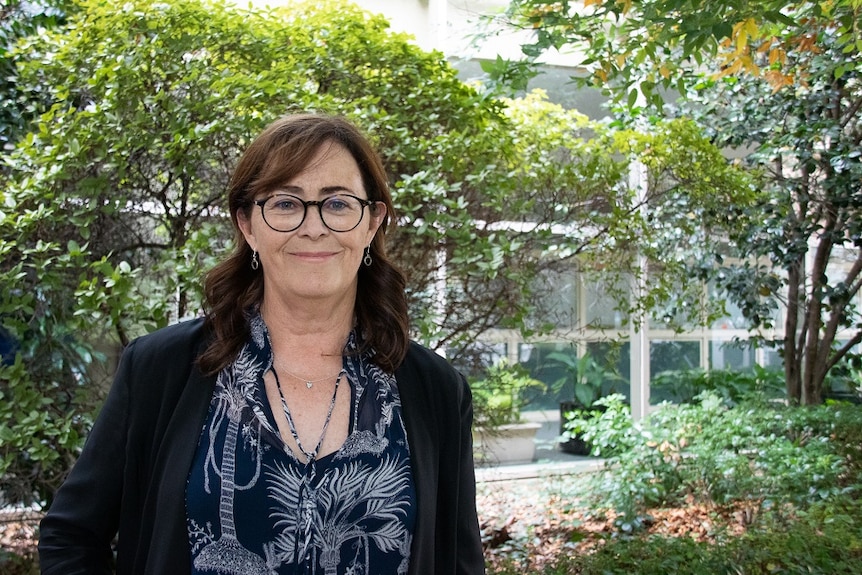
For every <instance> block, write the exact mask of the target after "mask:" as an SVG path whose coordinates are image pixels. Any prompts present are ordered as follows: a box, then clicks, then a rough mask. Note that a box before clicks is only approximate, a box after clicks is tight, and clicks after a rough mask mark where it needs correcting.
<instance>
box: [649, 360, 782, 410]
mask: <svg viewBox="0 0 862 575" xmlns="http://www.w3.org/2000/svg"><path fill="white" fill-rule="evenodd" d="M650 389H652V390H656V391H658V390H666V391H668V392H669V393H670V394H671V396H672V399H670V400H669V401H672V402H673V403H692V402H694V401H695V398H696V397H697V396H698V395H700V394H701V393H703V392H706V391H709V392H712V393H714V394H716V395H718V396H719V397H720V398H721V399H722V400H723V401H724V403H725V404H726V405H727V406H728V407H732V406H734V405H736V404H738V403H740V402H741V401H743V400H745V399H751V398H755V397H761V398H764V399H781V398H784V397H786V396H785V387H784V374H783V373H782V372H781V371H779V370H776V369H770V368H766V367H762V366H760V365H754V366H753V367H752V369H751V370H750V371H739V370H735V369H710V370H705V369H699V368H698V369H690V370H681V371H665V372H662V373H660V374H658V375H657V376H655V377H654V378H652V379H651V380H650Z"/></svg>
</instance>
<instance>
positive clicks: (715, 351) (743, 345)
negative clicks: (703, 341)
mask: <svg viewBox="0 0 862 575" xmlns="http://www.w3.org/2000/svg"><path fill="white" fill-rule="evenodd" d="M754 363H755V360H754V347H752V345H751V344H750V343H749V342H747V341H727V340H725V341H716V340H713V341H710V342H709V368H710V369H733V370H737V371H746V370H750V369H752V368H753V367H754Z"/></svg>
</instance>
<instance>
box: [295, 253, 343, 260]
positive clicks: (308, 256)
mask: <svg viewBox="0 0 862 575" xmlns="http://www.w3.org/2000/svg"><path fill="white" fill-rule="evenodd" d="M293 255H294V257H297V258H299V259H301V260H325V259H328V258H331V257H332V256H333V255H335V254H334V253H332V252H296V253H294V254H293Z"/></svg>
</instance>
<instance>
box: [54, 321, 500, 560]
mask: <svg viewBox="0 0 862 575" xmlns="http://www.w3.org/2000/svg"><path fill="white" fill-rule="evenodd" d="M205 341H206V336H205V334H204V330H203V321H202V320H200V319H197V320H193V321H188V322H183V323H180V324H177V325H174V326H170V327H167V328H165V329H162V330H159V331H157V332H154V333H152V334H150V335H147V336H144V337H142V338H139V339H137V340H135V341H133V342H132V343H131V344H130V345H129V346H128V347H127V348H126V350H125V352H124V353H123V357H122V359H121V361H120V366H119V368H118V370H117V374H116V376H115V380H114V384H113V386H112V387H111V391H110V393H109V394H108V397H107V399H106V401H105V404H104V406H103V407H102V410H101V412H100V413H99V416H98V418H97V419H96V422H95V425H94V426H93V429H92V431H91V432H90V435H89V437H88V438H87V442H86V444H85V446H84V449H83V451H82V453H81V456H80V457H79V459H78V461H77V463H76V464H75V466H74V468H73V469H72V471H71V473H70V474H69V477H68V478H67V479H66V481H65V483H64V484H63V485H62V486H61V487H60V489H59V490H58V491H57V494H56V497H55V499H54V501H53V503H52V505H51V507H50V509H49V510H48V513H47V514H46V516H45V517H44V519H43V520H42V522H41V525H40V539H39V561H40V565H41V569H42V573H43V574H44V575H77V574H82V575H83V574H87V575H93V574H109V573H112V564H113V559H112V551H111V542H112V541H113V540H114V537H115V535H118V540H117V556H116V573H118V574H119V575H126V574H148V575H182V574H184V573H189V571H190V567H189V561H190V554H189V546H188V533H187V530H186V510H185V484H186V478H187V476H188V473H189V468H190V466H191V462H192V458H193V456H194V453H195V450H196V448H197V442H198V439H199V437H200V434H201V429H202V428H203V424H204V421H205V419H206V415H207V412H208V409H209V405H210V401H211V399H212V393H213V390H214V386H215V377H207V376H204V375H203V374H202V373H200V371H198V370H197V368H195V367H194V359H195V358H196V357H197V356H198V354H199V352H200V351H201V349H202V345H203V344H204V342H205ZM395 375H396V378H397V380H398V389H399V391H400V394H401V403H402V410H403V415H404V422H405V426H406V428H407V438H408V442H409V444H410V456H411V466H412V471H413V479H414V482H415V485H416V496H417V506H418V507H417V523H416V529H415V533H414V538H413V542H412V548H411V557H410V571H409V573H410V575H432V574H433V575H477V574H482V573H484V572H485V568H484V557H483V554H482V543H481V538H480V534H479V526H478V519H477V516H476V505H475V496H476V486H475V477H474V472H473V450H472V436H471V423H472V417H473V407H472V401H471V396H470V390H469V387H468V386H467V383H466V381H465V380H464V378H463V377H462V376H461V375H460V374H459V373H457V372H456V371H455V370H454V369H453V368H452V367H451V366H450V365H449V364H448V363H447V362H446V361H445V360H444V359H442V358H441V357H439V356H438V355H436V354H435V353H433V352H432V351H430V350H428V349H426V348H423V347H421V346H419V345H418V344H415V343H411V344H410V348H409V351H408V354H407V357H406V359H405V360H404V363H403V364H402V365H401V366H400V367H399V368H398V369H397V370H396V372H395Z"/></svg>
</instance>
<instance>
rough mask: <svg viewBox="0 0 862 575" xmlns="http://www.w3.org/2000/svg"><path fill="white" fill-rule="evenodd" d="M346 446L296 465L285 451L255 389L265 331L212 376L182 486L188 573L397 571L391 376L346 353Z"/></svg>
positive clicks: (399, 533) (402, 453)
mask: <svg viewBox="0 0 862 575" xmlns="http://www.w3.org/2000/svg"><path fill="white" fill-rule="evenodd" d="M356 337H357V335H356V333H355V332H354V333H351V335H350V338H349V341H348V344H347V348H346V353H345V354H344V363H343V366H344V372H343V375H342V378H343V379H342V382H344V381H347V382H349V384H350V388H351V402H352V416H351V421H350V431H349V434H348V437H347V440H346V441H345V442H344V444H343V445H342V446H341V448H340V449H339V450H338V451H337V452H335V453H332V454H330V455H327V456H325V457H322V458H320V459H316V460H313V461H311V462H310V463H305V462H303V461H300V460H299V459H298V458H297V457H296V456H295V455H294V454H293V452H292V451H291V450H290V449H289V448H288V447H287V446H286V445H285V444H284V442H283V440H282V439H281V436H280V435H279V432H278V429H277V427H276V424H275V420H274V418H273V415H272V411H271V409H270V404H269V401H268V400H267V398H266V393H265V389H264V384H263V378H264V375H265V374H266V373H267V372H268V371H270V370H271V369H272V348H271V346H270V341H269V334H268V332H267V329H266V325H265V324H264V322H263V320H262V319H261V318H260V315H259V314H255V315H254V316H253V317H252V318H251V337H250V341H249V342H248V343H247V344H246V345H245V346H244V347H243V349H242V351H241V352H240V354H239V356H238V357H237V359H236V361H235V362H234V363H233V364H232V365H230V366H228V367H226V368H225V369H224V370H222V371H221V373H219V375H218V378H217V382H216V388H215V392H214V394H213V399H212V403H211V405H210V411H209V415H208V417H207V420H206V423H205V424H204V427H203V432H202V433H201V437H200V441H199V444H198V448H197V451H196V454H195V459H194V462H193V463H192V468H191V471H190V473H189V477H188V485H187V488H186V513H187V525H188V533H189V543H190V548H191V564H192V569H191V572H192V575H202V574H203V573H223V574H225V575H258V574H261V575H262V574H266V575H273V574H278V575H286V574H291V575H294V574H315V575H317V574H327V575H329V574H336V573H338V574H339V575H341V574H344V575H372V574H373V575H384V574H392V575H395V574H402V573H407V566H408V563H409V559H410V543H411V541H412V538H413V528H414V523H415V502H416V494H415V490H414V484H413V478H412V475H411V472H410V452H409V448H408V445H407V437H406V432H405V429H404V423H403V420H402V419H401V402H400V399H399V395H398V387H397V384H396V381H395V377H394V376H393V375H392V374H389V373H385V372H384V371H382V370H381V369H380V368H378V367H377V366H376V365H374V364H373V363H371V361H370V360H369V357H368V354H359V353H357V352H356V350H357V344H356Z"/></svg>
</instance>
